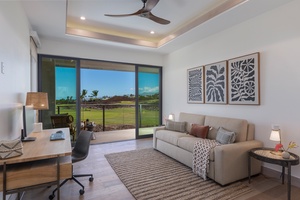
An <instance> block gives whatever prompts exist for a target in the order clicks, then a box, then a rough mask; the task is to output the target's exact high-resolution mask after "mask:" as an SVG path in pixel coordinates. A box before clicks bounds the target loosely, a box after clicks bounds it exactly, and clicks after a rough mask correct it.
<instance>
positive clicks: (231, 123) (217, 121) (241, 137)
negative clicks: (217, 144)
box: [204, 116, 248, 142]
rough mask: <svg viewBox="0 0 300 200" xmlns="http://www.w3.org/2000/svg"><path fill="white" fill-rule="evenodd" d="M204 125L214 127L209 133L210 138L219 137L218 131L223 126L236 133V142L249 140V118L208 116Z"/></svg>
mask: <svg viewBox="0 0 300 200" xmlns="http://www.w3.org/2000/svg"><path fill="white" fill-rule="evenodd" d="M204 125H205V126H211V127H213V128H212V129H211V130H210V131H209V133H208V136H207V138H208V139H213V140H215V139H216V137H217V131H218V129H219V127H223V128H225V129H227V130H230V131H232V132H235V133H236V138H235V141H236V142H244V141H246V140H247V127H248V122H247V120H244V119H234V118H227V117H214V116H206V117H205V122H204Z"/></svg>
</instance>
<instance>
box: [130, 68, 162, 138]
mask: <svg viewBox="0 0 300 200" xmlns="http://www.w3.org/2000/svg"><path fill="white" fill-rule="evenodd" d="M136 71H137V87H136V93H137V98H136V101H137V103H136V105H137V108H136V111H137V112H136V119H137V122H136V124H137V125H138V126H137V129H136V138H143V137H150V136H152V134H153V127H156V126H159V125H160V124H161V68H158V67H144V66H137V70H136Z"/></svg>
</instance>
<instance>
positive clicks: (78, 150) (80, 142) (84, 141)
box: [49, 130, 94, 199]
mask: <svg viewBox="0 0 300 200" xmlns="http://www.w3.org/2000/svg"><path fill="white" fill-rule="evenodd" d="M92 133H93V132H90V131H85V130H82V131H80V134H79V136H78V138H77V140H76V143H75V146H74V148H73V150H72V163H75V162H78V161H81V160H84V159H85V158H86V157H87V156H88V154H89V147H90V142H91V138H92ZM72 168H73V165H72ZM84 176H89V177H90V178H89V181H90V182H92V181H93V180H94V177H93V174H74V172H73V169H72V177H71V178H68V179H66V180H64V181H63V182H61V184H60V185H59V188H60V187H61V186H63V185H64V184H65V183H66V182H67V181H69V180H73V181H75V182H76V183H77V184H79V185H80V186H81V188H82V189H80V190H79V194H80V195H83V194H84V186H83V185H82V184H81V183H80V182H79V181H78V180H77V179H76V177H84ZM57 189H58V188H56V189H55V190H53V192H52V194H51V195H50V196H49V199H53V198H54V197H55V195H54V193H55V192H56V190H57Z"/></svg>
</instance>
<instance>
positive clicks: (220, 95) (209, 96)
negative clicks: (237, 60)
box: [204, 61, 227, 104]
mask: <svg viewBox="0 0 300 200" xmlns="http://www.w3.org/2000/svg"><path fill="white" fill-rule="evenodd" d="M204 74H205V103H225V104H226V103H227V62H226V61H223V62H219V63H214V64H210V65H206V66H205V73H204Z"/></svg>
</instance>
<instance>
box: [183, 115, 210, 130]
mask: <svg viewBox="0 0 300 200" xmlns="http://www.w3.org/2000/svg"><path fill="white" fill-rule="evenodd" d="M204 119H205V115H199V114H191V113H184V112H181V113H179V119H178V121H180V122H186V131H187V132H188V133H190V132H191V128H192V124H200V125H204Z"/></svg>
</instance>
